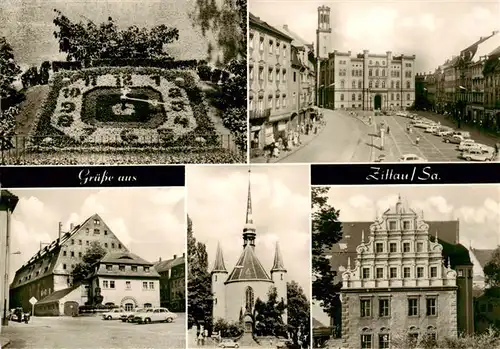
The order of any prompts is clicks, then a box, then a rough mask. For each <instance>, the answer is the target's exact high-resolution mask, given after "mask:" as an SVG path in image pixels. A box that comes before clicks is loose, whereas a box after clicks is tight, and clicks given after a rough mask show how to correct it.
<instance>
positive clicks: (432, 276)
mask: <svg viewBox="0 0 500 349" xmlns="http://www.w3.org/2000/svg"><path fill="white" fill-rule="evenodd" d="M437 273H438V268H437V267H431V278H436V277H437Z"/></svg>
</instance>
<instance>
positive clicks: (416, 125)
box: [413, 121, 434, 129]
mask: <svg viewBox="0 0 500 349" xmlns="http://www.w3.org/2000/svg"><path fill="white" fill-rule="evenodd" d="M413 126H414V127H418V128H425V129H426V128H429V127H431V126H434V125H433V124H431V123H429V122H422V121H420V122H417V123H416V124H414V125H413Z"/></svg>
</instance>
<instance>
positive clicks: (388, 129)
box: [387, 126, 390, 134]
mask: <svg viewBox="0 0 500 349" xmlns="http://www.w3.org/2000/svg"><path fill="white" fill-rule="evenodd" d="M389 130H390V128H389V126H387V134H389Z"/></svg>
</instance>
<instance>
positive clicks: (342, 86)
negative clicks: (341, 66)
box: [340, 80, 345, 88]
mask: <svg viewBox="0 0 500 349" xmlns="http://www.w3.org/2000/svg"><path fill="white" fill-rule="evenodd" d="M344 85H345V82H344V80H342V81H340V88H344Z"/></svg>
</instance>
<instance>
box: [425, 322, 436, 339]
mask: <svg viewBox="0 0 500 349" xmlns="http://www.w3.org/2000/svg"><path fill="white" fill-rule="evenodd" d="M425 335H426V337H427V339H428V341H429V342H431V343H436V341H437V331H436V328H435V327H434V326H429V327H427V333H426V334H425Z"/></svg>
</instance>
